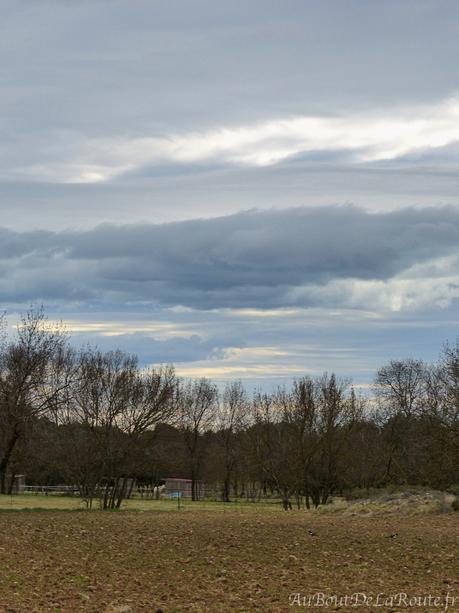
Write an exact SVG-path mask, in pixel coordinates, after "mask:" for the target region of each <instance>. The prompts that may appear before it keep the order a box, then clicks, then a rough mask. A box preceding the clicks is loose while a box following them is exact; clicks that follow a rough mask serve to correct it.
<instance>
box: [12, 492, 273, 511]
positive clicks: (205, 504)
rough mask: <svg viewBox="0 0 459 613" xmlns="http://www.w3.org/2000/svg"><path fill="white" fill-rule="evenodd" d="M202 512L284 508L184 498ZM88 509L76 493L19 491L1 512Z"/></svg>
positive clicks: (149, 506)
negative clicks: (61, 494) (66, 494)
mask: <svg viewBox="0 0 459 613" xmlns="http://www.w3.org/2000/svg"><path fill="white" fill-rule="evenodd" d="M177 506H178V505H177V501H176V500H167V499H166V500H151V499H148V498H133V499H131V500H125V501H124V502H123V504H122V507H121V510H122V511H143V512H145V511H162V512H174V511H175V512H176V511H177V510H178V508H177ZM98 509H99V503H98V500H94V501H93V510H98ZM198 509H200V510H202V511H219V512H226V511H259V510H266V511H277V510H280V504H279V503H278V502H276V501H270V502H255V503H253V502H232V503H230V504H225V503H223V502H214V501H211V500H203V501H199V502H192V501H191V500H182V501H181V502H180V510H181V511H190V510H198ZM19 510H21V511H22V510H23V511H40V510H48V511H49V510H53V511H77V510H81V511H85V510H86V505H85V503H84V501H83V500H81V499H80V498H77V497H75V496H57V495H52V494H50V495H48V496H46V495H45V494H17V495H13V496H8V495H1V494H0V512H1V511H19Z"/></svg>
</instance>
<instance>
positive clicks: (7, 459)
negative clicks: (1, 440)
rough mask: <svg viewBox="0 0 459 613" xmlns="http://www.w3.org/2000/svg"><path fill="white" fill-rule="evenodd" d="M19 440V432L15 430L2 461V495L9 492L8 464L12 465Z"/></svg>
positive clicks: (0, 491)
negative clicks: (7, 480)
mask: <svg viewBox="0 0 459 613" xmlns="http://www.w3.org/2000/svg"><path fill="white" fill-rule="evenodd" d="M18 438H19V432H18V431H17V430H16V428H15V429H14V431H13V434H12V435H11V436H10V438H9V440H8V442H7V445H6V449H5V453H4V454H3V458H2V460H1V461H0V493H2V494H6V493H7V492H8V487H7V484H6V471H7V469H8V464H9V463H10V460H11V455H12V453H13V451H14V447H15V446H16V443H17V441H18Z"/></svg>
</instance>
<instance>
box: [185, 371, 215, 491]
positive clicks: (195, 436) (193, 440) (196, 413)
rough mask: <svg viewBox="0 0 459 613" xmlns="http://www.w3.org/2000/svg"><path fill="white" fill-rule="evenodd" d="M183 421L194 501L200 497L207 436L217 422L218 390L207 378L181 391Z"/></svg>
mask: <svg viewBox="0 0 459 613" xmlns="http://www.w3.org/2000/svg"><path fill="white" fill-rule="evenodd" d="M179 407H180V409H179V415H180V418H179V424H180V430H181V432H182V435H183V440H184V443H185V447H186V450H187V453H188V458H189V462H190V473H191V496H192V500H198V499H199V495H200V492H199V488H198V479H199V477H200V472H201V467H202V462H203V458H204V451H205V447H204V441H203V436H204V434H205V433H206V432H208V431H210V430H211V428H212V427H213V426H214V424H215V420H216V413H217V407H218V390H217V388H216V386H215V385H214V384H213V383H211V382H210V381H208V380H207V379H200V380H198V381H192V382H191V381H190V382H188V383H185V384H183V385H182V386H181V388H180V392H179Z"/></svg>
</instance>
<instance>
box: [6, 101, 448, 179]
mask: <svg viewBox="0 0 459 613" xmlns="http://www.w3.org/2000/svg"><path fill="white" fill-rule="evenodd" d="M458 143H459V100H458V99H457V98H454V97H453V98H451V99H448V100H446V101H444V102H442V103H439V104H434V105H430V106H426V105H424V106H410V107H404V108H395V109H393V110H385V111H380V110H379V111H373V112H366V113H359V114H347V115H335V116H320V115H315V116H294V117H290V116H288V117H280V118H275V119H273V120H269V121H263V122H257V123H253V124H245V125H235V126H234V125H233V126H222V127H215V128H213V129H208V130H206V131H200V132H189V131H188V132H186V131H185V132H181V133H180V132H178V133H177V132H175V133H166V134H156V135H155V134H153V135H144V136H133V137H129V136H117V135H113V136H112V135H109V136H105V137H102V138H100V137H99V138H97V137H90V138H86V137H83V136H82V135H80V134H74V133H68V132H65V133H63V134H59V133H57V134H54V135H53V139H52V144H51V145H50V143H49V135H46V136H43V140H42V141H41V142H40V140H38V141H37V142H36V144H35V146H36V150H32V151H26V150H22V149H23V147H22V145H24V144H25V143H22V144H21V142H19V143H18V144H17V145H16V149H17V155H14V149H13V152H12V150H11V145H8V147H5V148H4V150H3V152H1V150H0V152H1V153H3V164H2V166H3V169H4V170H3V178H8V177H10V178H15V179H29V180H31V179H32V180H36V181H47V182H57V183H98V182H104V181H109V180H112V179H115V178H117V177H119V176H120V175H124V174H126V173H133V172H134V173H135V172H145V171H146V170H145V169H149V168H160V169H163V172H164V169H166V171H167V172H176V173H177V172H180V169H182V172H183V167H184V166H185V167H188V166H189V165H195V166H196V165H198V166H199V165H202V164H205V165H213V166H216V167H221V166H225V165H230V166H246V167H262V166H268V165H273V164H277V163H279V162H282V161H284V160H287V159H290V158H292V157H298V156H299V157H301V158H306V159H309V160H318V161H322V162H323V161H329V162H336V161H337V160H338V161H340V162H346V163H351V164H355V163H358V164H362V163H375V162H383V161H384V162H387V161H394V160H399V159H400V160H403V161H404V163H408V162H410V161H411V162H412V163H417V162H418V161H419V160H421V161H422V160H423V159H428V160H429V161H430V163H431V164H432V163H435V161H436V160H437V159H440V161H441V160H442V159H443V157H447V158H448V159H449V161H450V163H451V161H454V162H455V163H456V164H459V155H458V149H457V144H458ZM442 151H444V154H442V153H441V152H442ZM28 158H29V160H28ZM37 160H40V161H39V162H37Z"/></svg>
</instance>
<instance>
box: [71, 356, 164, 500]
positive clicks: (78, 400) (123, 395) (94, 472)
mask: <svg viewBox="0 0 459 613" xmlns="http://www.w3.org/2000/svg"><path fill="white" fill-rule="evenodd" d="M175 407H176V379H175V373H174V370H173V368H172V367H163V368H160V369H158V370H148V371H141V370H140V369H139V367H138V360H137V357H136V356H132V355H129V354H125V353H123V352H121V351H116V352H108V353H102V352H100V351H98V350H95V349H87V350H86V351H84V352H82V353H81V355H80V356H79V377H78V379H77V381H76V382H75V385H74V388H73V394H72V398H71V399H69V402H68V403H67V404H66V406H65V407H63V408H62V410H61V411H60V421H61V423H62V424H64V425H65V426H66V431H67V435H68V440H69V439H70V440H71V442H72V443H73V444H71V452H70V453H69V455H68V458H69V461H70V466H71V469H72V471H73V474H74V475H75V477H76V478H77V480H78V484H79V487H80V491H81V493H82V495H83V497H84V498H85V499H86V500H87V501H88V505H89V506H91V503H92V499H93V498H94V496H95V495H96V494H97V493H99V494H100V495H101V500H102V507H103V508H104V509H107V508H111V509H113V508H119V507H120V505H121V502H122V500H123V499H124V497H125V495H126V488H127V482H128V478H129V471H130V469H131V465H130V461H131V459H132V455H133V453H134V451H135V447H136V445H137V444H138V441H139V438H140V436H141V435H142V434H143V433H144V432H145V431H147V430H152V429H154V427H155V426H156V425H157V424H159V423H161V422H166V421H168V420H170V419H171V417H172V415H173V413H174V410H175Z"/></svg>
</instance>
